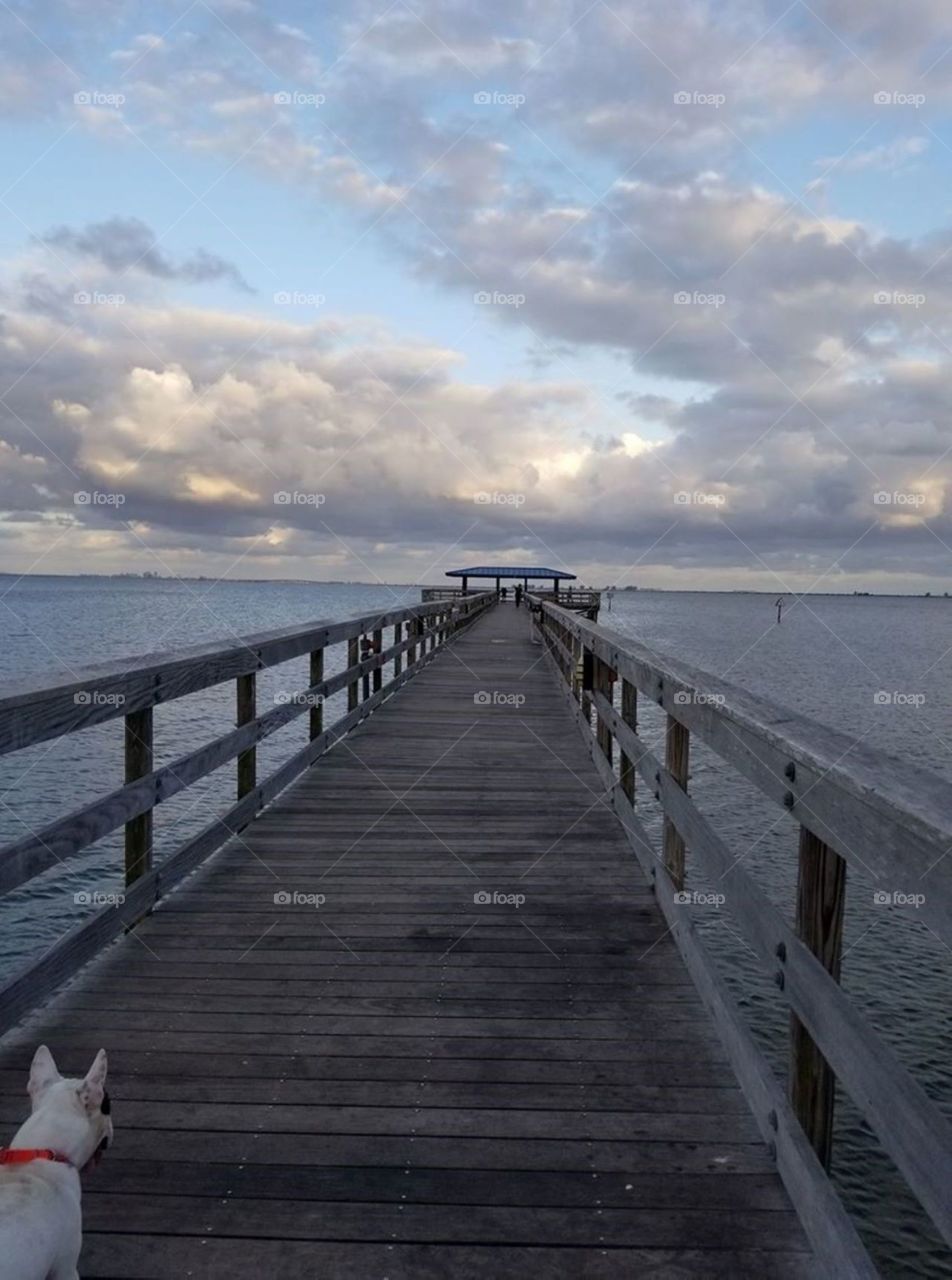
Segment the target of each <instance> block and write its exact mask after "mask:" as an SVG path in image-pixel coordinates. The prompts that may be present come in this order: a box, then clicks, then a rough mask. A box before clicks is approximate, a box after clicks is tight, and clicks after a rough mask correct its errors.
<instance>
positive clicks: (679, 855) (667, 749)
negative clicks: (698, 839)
mask: <svg viewBox="0 0 952 1280" xmlns="http://www.w3.org/2000/svg"><path fill="white" fill-rule="evenodd" d="M690 742H691V737H690V734H689V733H688V731H687V728H686V727H685V726H684V725H683V724H681V722H680V720H675V718H674V716H672V715H669V716H668V725H667V729H666V732H665V742H664V763H665V768H666V769H667V771H668V773H670V774H671V777H672V778H673V779H674V781H675V782H676V783H677V784H678V786H679V787H680V788H681V790H682V791H687V789H688V756H689V753H690ZM664 865H665V867H666V868H667V871H668V875H669V876H670V877H671V879H672V881H673V882H674V887H675V889H676V890H677V891H678V892H680V891H681V890H682V889H683V888H684V841H683V840H682V838H681V835H680V833H679V832H678V829H677V827H675V825H674V823H673V822H672V821H671V819H670V818H669V817H667V816H665V819H664Z"/></svg>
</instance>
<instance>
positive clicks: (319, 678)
mask: <svg viewBox="0 0 952 1280" xmlns="http://www.w3.org/2000/svg"><path fill="white" fill-rule="evenodd" d="M323 681H324V650H323V649H315V650H314V651H313V652H312V653H311V666H310V671H309V675H308V684H309V685H310V687H311V688H313V687H314V685H316V684H322V683H323ZM309 720H310V736H311V741H312V742H313V741H314V739H315V738H319V737H320V736H321V734H322V733H323V732H324V701H323V699H322V700H321V701H320V702H317V703H312V704H311V712H310V716H309Z"/></svg>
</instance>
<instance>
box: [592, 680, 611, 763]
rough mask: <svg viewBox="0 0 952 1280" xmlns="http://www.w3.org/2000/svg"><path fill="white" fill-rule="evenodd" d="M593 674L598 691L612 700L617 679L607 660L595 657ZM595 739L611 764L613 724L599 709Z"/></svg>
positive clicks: (608, 699) (609, 700) (596, 716)
mask: <svg viewBox="0 0 952 1280" xmlns="http://www.w3.org/2000/svg"><path fill="white" fill-rule="evenodd" d="M593 676H594V681H595V689H596V691H597V692H598V693H600V694H601V695H602V697H603V698H605V699H606V700H607V701H608V702H611V700H612V682H613V681H614V679H615V673H614V671H613V670H612V669H611V667H610V666H609V665H608V663H607V662H603V661H602V659H601V658H595V659H594V671H593ZM595 740H596V741H597V743H598V745H599V747H600V749H601V752H602V755H603V756H604V757H605V759H606V760H607V761H608V762H609V764H611V761H612V754H613V750H614V738H613V737H612V731H611V726H610V725H609V723H608V721H607V720H605V719H604V718H603V717H602V715H601V713H600V712H599V711H598V710H597V709H596V714H595Z"/></svg>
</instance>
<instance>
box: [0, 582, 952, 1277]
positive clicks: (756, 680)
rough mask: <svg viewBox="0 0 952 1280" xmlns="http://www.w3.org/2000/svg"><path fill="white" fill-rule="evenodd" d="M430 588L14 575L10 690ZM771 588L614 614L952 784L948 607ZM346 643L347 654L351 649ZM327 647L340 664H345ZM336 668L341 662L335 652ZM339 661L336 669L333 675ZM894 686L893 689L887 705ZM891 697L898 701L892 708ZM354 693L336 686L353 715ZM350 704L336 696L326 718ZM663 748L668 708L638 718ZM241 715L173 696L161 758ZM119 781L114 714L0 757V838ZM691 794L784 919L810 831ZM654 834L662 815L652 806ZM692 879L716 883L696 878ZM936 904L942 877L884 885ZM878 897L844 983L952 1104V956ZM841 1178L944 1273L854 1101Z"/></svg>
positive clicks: (741, 955) (1, 593)
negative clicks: (797, 594) (936, 884)
mask: <svg viewBox="0 0 952 1280" xmlns="http://www.w3.org/2000/svg"><path fill="white" fill-rule="evenodd" d="M418 599H419V591H418V590H417V589H416V588H411V589H409V590H407V589H406V588H400V587H394V588H388V587H382V586H381V587H378V586H337V585H319V584H298V583H234V582H222V583H214V584H213V583H210V582H209V583H204V582H189V583H180V582H175V581H165V580H162V581H142V580H138V579H103V578H93V577H90V578H24V579H19V580H17V579H14V578H6V579H4V578H3V577H2V576H0V603H2V606H3V607H2V608H0V682H3V683H6V682H8V681H16V680H18V679H22V678H24V677H31V676H35V677H40V676H42V677H46V676H49V677H51V678H62V679H73V678H75V677H74V673H75V672H76V671H77V670H78V669H79V668H80V667H81V666H83V665H85V664H88V663H89V662H90V661H95V662H102V661H107V660H109V659H111V658H119V657H130V656H138V655H141V654H144V653H149V652H155V651H160V650H166V649H171V648H176V647H179V646H182V645H186V644H195V643H197V642H199V641H202V640H206V639H214V638H225V637H228V636H231V637H232V638H234V637H235V636H237V635H247V634H249V633H251V632H254V631H259V630H270V629H272V628H276V627H282V626H289V625H294V624H298V623H305V622H310V621H313V620H315V619H319V618H321V619H324V618H328V619H342V618H346V617H349V616H351V615H353V614H355V613H360V612H365V611H370V610H374V609H378V608H391V607H397V606H398V605H399V604H410V603H415V602H416V601H417V600H418ZM774 616H775V611H774V609H773V602H772V598H770V597H768V596H764V595H719V594H706V593H673V592H672V593H660V592H659V593H655V592H625V593H619V594H618V595H616V597H615V600H614V603H613V607H612V611H611V613H609V612H608V611H607V610H604V611H603V613H602V617H601V621H602V622H603V623H604V624H605V625H608V626H610V627H613V628H615V629H617V630H619V631H621V632H623V633H624V634H626V635H629V636H632V637H635V638H637V639H638V640H640V641H641V642H642V643H645V644H647V645H649V646H651V647H652V648H654V649H656V650H657V651H658V653H659V654H671V655H674V656H677V657H680V658H683V659H684V660H686V661H689V662H692V663H693V664H695V665H696V666H698V667H700V668H702V669H704V670H707V671H711V672H714V673H716V674H717V675H719V676H722V677H725V678H726V679H729V680H733V681H735V682H736V683H737V684H740V685H743V686H744V687H745V688H747V689H749V690H752V691H754V692H757V693H761V694H763V695H765V696H768V697H770V698H772V699H773V700H774V701H777V702H781V703H784V704H786V705H787V706H790V707H793V708H795V709H796V710H797V711H800V712H801V713H803V714H805V715H808V716H812V717H814V718H815V719H817V720H820V721H824V722H826V723H827V724H830V725H834V726H835V727H837V728H838V729H840V730H842V731H844V732H846V733H849V734H852V735H855V736H856V737H861V738H863V740H864V741H865V742H867V743H868V744H870V745H874V746H878V747H881V748H882V749H884V750H886V751H890V752H893V753H895V754H898V755H900V756H902V757H903V758H905V759H906V760H909V761H912V762H914V763H917V764H920V765H921V766H922V767H923V768H924V769H931V770H933V771H934V772H937V773H939V774H941V775H942V776H944V777H946V778H948V779H950V780H952V715H950V712H952V600H945V599H923V598H904V599H903V598H886V597H883V598H876V597H846V596H812V597H810V598H809V600H808V601H806V602H805V603H803V604H798V605H794V606H792V607H790V608H788V611H787V613H786V616H785V618H784V621H783V624H782V625H781V626H776V625H775V623H774ZM338 648H340V646H338ZM332 652H334V651H332ZM335 661H336V662H337V663H338V664H340V662H341V661H342V655H336V656H335ZM337 669H339V665H338V666H334V665H330V664H329V667H328V674H332V673H333V671H335V670H337ZM306 674H307V673H306V660H304V659H302V660H300V661H299V662H296V663H289V664H286V665H285V666H284V667H282V668H280V669H278V670H274V671H268V672H263V673H261V675H259V706H260V707H262V708H266V707H267V706H269V705H271V703H272V702H273V700H274V698H275V696H276V695H280V694H281V693H282V692H285V691H287V692H291V691H294V690H296V689H299V688H303V687H305V685H306ZM883 695H888V697H884V696H883ZM897 695H898V696H897ZM342 697H343V695H338V697H337V702H338V704H339V703H340V700H341V699H342ZM342 710H343V708H341V707H339V705H334V704H333V703H332V704H331V706H330V707H329V709H328V713H327V716H328V722H330V721H332V720H333V719H335V718H336V717H337V715H339V714H341V712H342ZM641 717H642V727H643V731H644V735H645V737H646V738H647V739H648V740H649V742H651V744H652V745H653V746H654V747H655V748H656V749H657V748H658V747H659V746H660V743H661V740H662V735H663V724H662V722H661V717H660V714H659V713H658V711H657V708H654V707H653V706H652V705H647V706H645V707H644V708H643V710H642V712H641ZM233 722H234V689H233V687H232V686H230V685H229V686H227V687H223V688H221V689H217V690H209V691H207V692H206V693H202V694H198V695H194V696H192V697H189V698H187V699H184V700H182V701H181V702H179V703H170V704H168V705H166V706H164V707H162V708H161V709H160V710H159V711H158V712H157V714H156V754H157V757H158V759H159V762H160V763H163V764H164V763H167V762H168V761H170V760H171V759H173V758H174V757H175V756H177V755H180V754H182V753H184V752H185V751H187V750H189V749H191V748H192V747H195V746H198V745H200V744H201V743H202V742H203V741H206V740H207V739H208V738H210V737H211V736H216V735H218V734H220V733H222V732H224V731H225V729H226V728H227V727H228V726H230V725H231V724H233ZM304 722H305V718H302V719H301V720H298V721H295V722H294V724H293V725H292V726H290V727H289V728H288V729H286V730H284V731H283V732H281V733H278V734H276V735H275V736H274V737H273V738H271V739H269V740H268V741H267V742H266V743H263V744H262V745H261V746H259V748H258V753H259V773H260V776H262V777H264V776H265V775H266V773H267V772H270V770H271V769H272V768H274V767H275V765H277V764H278V763H280V761H282V760H283V759H286V758H287V757H288V756H289V755H290V754H292V753H293V751H294V750H295V749H297V748H298V747H299V746H300V745H301V744H302V743H303V741H304V737H303V735H304V733H305V729H304V728H303V725H304ZM121 781H122V731H121V721H117V722H115V723H113V724H109V725H103V726H98V727H96V728H94V729H90V730H86V731H84V732H83V733H81V734H78V735H71V736H70V737H68V738H64V739H62V740H60V741H55V742H52V743H43V744H40V745H39V746H38V747H35V748H31V749H30V750H28V751H24V752H21V753H18V755H17V756H15V757H7V758H6V759H4V760H0V841H2V842H4V843H5V842H7V841H9V840H12V839H16V838H18V837H19V836H21V835H23V834H24V833H25V832H26V830H27V827H26V825H25V824H26V823H27V822H28V823H29V825H30V827H32V828H33V829H38V828H39V827H40V826H42V825H44V824H45V823H47V822H49V821H51V820H53V819H54V818H55V817H57V816H58V815H60V814H62V813H64V812H66V811H67V810H68V809H69V808H71V807H74V806H75V805H76V804H77V803H78V802H80V801H83V800H87V799H89V798H90V797H91V796H93V795H95V794H98V793H101V792H103V791H104V790H106V789H107V788H111V787H113V786H118V785H120V784H121ZM233 788H234V765H233V764H231V765H229V766H226V767H225V768H223V769H222V770H220V771H219V772H218V773H217V774H215V775H212V776H211V777H210V778H208V779H205V780H203V782H202V783H200V784H198V785H197V786H195V787H193V788H190V789H189V790H188V791H187V792H186V793H185V794H183V795H180V796H177V797H174V798H173V799H172V800H171V801H169V802H168V803H167V804H164V805H163V806H161V808H160V809H159V810H158V813H157V820H156V847H157V856H158V857H161V856H163V855H164V854H166V853H168V852H169V851H171V850H172V849H174V848H176V847H177V846H178V845H179V844H180V843H181V842H182V841H183V840H184V839H185V838H186V837H187V836H189V835H191V834H193V833H194V832H195V831H197V830H199V829H200V828H201V827H202V826H204V825H205V824H206V823H207V822H208V820H209V817H210V816H211V813H212V812H214V811H220V810H222V809H224V808H226V807H227V806H228V805H229V804H230V803H231V802H232V798H233ZM691 788H692V791H693V793H694V794H695V796H696V798H697V800H698V803H699V804H700V805H701V807H702V808H703V809H704V810H705V812H706V813H707V814H708V815H709V817H711V819H712V820H713V821H714V822H715V824H716V825H717V827H718V829H719V830H720V832H721V834H722V835H723V836H724V837H725V839H726V840H727V841H728V843H729V844H730V845H731V847H732V848H734V849H735V850H736V852H737V853H738V855H741V856H742V857H743V860H744V865H745V866H746V867H747V868H748V869H749V870H750V872H751V873H752V874H753V875H755V877H756V878H757V879H758V881H759V882H760V883H761V885H762V886H763V887H764V888H765V889H766V891H767V892H768V893H769V894H770V896H771V897H772V899H773V900H774V902H775V903H776V904H777V906H778V907H779V908H780V909H781V910H782V911H784V912H785V913H786V914H787V916H788V918H789V917H790V915H791V912H792V905H793V895H794V888H795V882H796V841H797V835H796V828H795V825H794V823H793V822H792V821H791V820H790V819H789V818H788V816H787V815H786V814H784V813H783V812H782V811H779V810H778V809H777V807H776V806H774V805H773V804H770V803H768V802H766V801H765V800H763V799H762V798H761V797H760V796H759V794H758V793H757V792H756V791H755V790H754V789H753V788H752V787H750V786H749V785H748V784H746V783H745V782H744V781H743V780H741V779H737V778H735V777H733V776H732V771H731V770H729V769H727V768H726V767H724V766H722V765H720V764H719V763H718V761H717V760H716V758H715V757H713V756H711V755H710V753H706V752H705V751H704V749H703V748H699V747H696V746H695V745H694V744H692V776H691ZM640 803H642V804H643V805H645V806H646V808H645V813H646V817H647V818H648V819H649V822H650V823H653V824H654V829H655V830H656V829H657V815H656V814H652V812H651V808H652V805H653V802H652V801H651V800H650V798H649V799H648V800H643V801H641V802H640ZM121 862H122V852H121V835H117V836H115V837H112V838H110V839H108V840H103V841H101V842H100V844H99V845H97V846H96V847H95V848H94V849H92V850H90V851H89V853H88V854H87V855H86V856H85V857H83V858H81V859H79V860H77V861H76V862H75V863H72V864H71V869H70V870H69V872H52V873H50V874H49V875H47V876H45V877H43V878H42V879H41V880H38V881H34V882H33V884H32V885H31V886H30V888H29V890H27V891H23V892H21V893H18V894H14V895H11V896H10V897H9V898H7V899H6V900H4V901H3V902H0V966H3V967H4V968H5V970H6V971H7V972H9V971H10V970H11V969H12V968H13V967H14V966H15V965H17V964H19V963H21V962H22V961H23V960H24V959H25V958H26V957H27V956H28V955H29V954H31V953H33V952H35V951H37V950H39V949H41V948H43V947H45V946H48V945H49V944H50V943H51V942H52V941H53V940H54V939H55V938H56V937H57V936H59V935H60V934H61V933H62V932H63V931H64V930H65V929H67V928H70V927H72V926H73V925H75V924H76V923H78V922H79V921H80V920H81V919H82V918H83V912H84V910H86V909H85V908H83V907H82V906H81V905H77V903H76V902H75V901H74V897H75V895H76V894H77V893H80V894H82V893H89V892H91V891H93V890H101V891H103V892H109V891H111V890H112V891H114V890H116V889H118V888H119V887H120V883H119V881H120V872H119V868H120V867H121ZM688 867H689V875H690V876H693V879H692V883H693V884H694V885H695V886H696V887H698V888H708V887H711V888H716V886H708V885H705V884H704V882H703V880H701V879H700V878H698V877H697V876H696V874H694V873H693V872H692V870H691V867H690V851H689V863H688ZM884 887H886V888H892V889H898V890H902V891H906V892H918V891H922V892H928V885H921V886H920V885H907V884H896V885H894V886H884V885H882V884H878V883H877V885H876V886H875V888H877V889H882V888H884ZM873 891H874V886H873V884H872V882H871V881H870V880H868V879H866V878H864V876H863V874H862V873H861V872H860V871H855V870H854V869H853V868H852V867H851V868H850V872H849V884H848V890H847V911H846V925H845V930H846V934H845V941H844V961H843V983H844V986H845V987H846V988H847V990H848V991H849V992H850V994H851V995H852V996H853V997H854V998H855V999H856V1000H857V1002H858V1003H859V1004H860V1005H861V1006H862V1008H863V1009H864V1011H865V1013H866V1015H867V1017H868V1018H869V1019H870V1021H871V1022H872V1023H873V1024H874V1025H875V1027H876V1028H877V1029H878V1031H879V1032H880V1033H881V1035H882V1036H883V1038H884V1039H885V1040H886V1041H887V1042H888V1043H889V1044H890V1045H891V1046H892V1048H893V1049H894V1051H895V1052H896V1053H897V1055H898V1056H899V1057H900V1058H901V1060H902V1061H903V1062H905V1063H906V1065H908V1066H909V1067H910V1068H912V1069H913V1070H914V1072H915V1074H916V1076H917V1078H918V1079H919V1080H920V1081H921V1082H922V1084H923V1085H924V1087H925V1088H926V1090H927V1091H928V1092H929V1094H930V1095H931V1096H932V1097H933V1098H934V1099H935V1100H936V1101H937V1102H938V1103H939V1105H940V1106H942V1107H943V1108H944V1109H945V1110H946V1111H948V1112H950V1113H952V1068H950V1064H952V1004H950V999H949V996H950V985H949V973H950V963H949V961H950V957H949V952H948V950H947V949H946V948H945V947H944V946H943V945H942V944H940V943H939V942H938V940H937V939H936V938H935V937H934V935H932V934H931V933H930V932H929V930H927V929H926V928H925V927H924V926H923V925H921V924H919V923H918V922H917V921H916V920H915V919H909V918H907V917H906V916H905V915H904V914H902V913H900V912H899V911H898V910H894V909H892V908H889V907H878V906H876V905H875V903H874V899H873ZM701 914H702V918H701V920H700V926H701V928H702V929H703V930H704V934H705V940H706V941H707V943H708V944H709V945H710V947H711V948H712V950H713V951H714V952H715V954H716V955H717V956H718V958H719V961H720V962H721V964H722V969H723V973H724V976H725V978H726V979H727V981H728V982H729V983H730V985H731V986H732V988H733V990H734V993H735V995H736V997H737V999H738V1001H739V1003H740V1004H741V1006H742V1008H743V1009H744V1011H745V1014H746V1016H747V1017H748V1019H749V1022H750V1025H751V1026H752V1028H753V1029H754V1031H755V1034H756V1035H757V1036H758V1038H759V1039H760V1041H761V1043H762V1044H763V1046H764V1048H765V1050H766V1052H767V1053H768V1054H769V1055H770V1057H771V1058H772V1060H773V1061H774V1062H775V1063H776V1065H777V1068H778V1070H781V1071H782V1070H783V1069H785V1065H786V1043H787V1022H786V1018H785V1016H784V1014H783V1011H782V1006H781V1004H780V1001H779V1000H778V999H777V991H776V988H775V987H774V986H773V984H772V982H771V981H770V980H769V977H764V976H763V974H762V972H761V970H760V966H759V964H758V962H757V961H756V960H755V959H754V957H753V955H752V953H751V952H750V951H749V950H748V949H747V948H746V947H745V945H744V944H743V943H742V942H741V941H740V939H739V937H738V931H737V928H736V925H735V922H734V921H733V920H732V918H731V915H730V909H729V903H728V904H726V905H725V906H724V907H723V908H720V909H714V908H710V909H709V910H708V911H707V912H706V913H704V912H702V913H701ZM838 1105H839V1110H838V1121H837V1134H836V1161H837V1163H836V1168H835V1176H836V1179H837V1181H838V1183H839V1185H840V1188H841V1191H842V1194H843V1195H844V1197H845V1198H846V1199H847V1201H848V1202H849V1204H850V1206H851V1207H852V1208H853V1209H854V1211H855V1212H856V1213H857V1215H858V1217H859V1218H860V1220H861V1222H862V1225H863V1231H864V1234H865V1235H866V1237H867V1239H868V1241H869V1243H870V1245H871V1247H872V1248H873V1249H874V1250H875V1253H876V1256H877V1259H878V1261H879V1263H880V1266H881V1267H882V1269H883V1271H884V1272H885V1273H886V1274H889V1275H891V1276H897V1277H898V1276H930V1277H937V1276H950V1275H952V1264H950V1258H949V1254H948V1252H947V1251H946V1250H945V1249H944V1247H943V1246H942V1244H941V1243H940V1242H939V1241H938V1240H937V1239H935V1238H934V1237H933V1235H932V1233H931V1230H930V1229H929V1228H928V1227H927V1225H926V1224H924V1222H923V1221H922V1219H921V1218H920V1217H919V1216H917V1212H916V1210H915V1208H914V1203H913V1202H912V1200H911V1198H910V1197H909V1195H908V1192H906V1190H905V1189H904V1185H903V1184H902V1182H901V1180H900V1179H899V1178H898V1175H896V1174H895V1173H894V1171H893V1170H892V1168H891V1166H890V1165H889V1163H888V1161H886V1160H885V1159H884V1158H883V1157H882V1156H881V1155H880V1154H879V1152H878V1149H877V1147H876V1144H875V1142H874V1140H873V1139H872V1137H871V1135H870V1134H869V1132H868V1130H867V1128H866V1126H865V1124H864V1123H863V1122H862V1120H861V1119H860V1117H859V1115H858V1113H857V1112H856V1111H855V1110H854V1109H853V1108H852V1107H851V1105H850V1104H849V1103H848V1101H846V1100H842V1099H841V1100H840V1102H839V1104H838Z"/></svg>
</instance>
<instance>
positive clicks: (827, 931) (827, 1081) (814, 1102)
mask: <svg viewBox="0 0 952 1280" xmlns="http://www.w3.org/2000/svg"><path fill="white" fill-rule="evenodd" d="M845 897H846V863H845V861H844V860H843V859H842V858H841V857H840V855H839V854H838V853H835V852H834V851H833V850H832V849H831V848H830V847H829V845H827V844H824V843H823V841H822V840H820V839H819V838H818V837H817V836H815V835H814V834H813V832H812V831H808V830H807V829H806V827H801V828H800V854H799V870H798V876H797V919H796V929H797V937H798V938H800V940H801V942H803V943H804V944H805V945H806V946H807V947H809V949H810V950H811V951H812V952H813V954H814V955H815V956H816V958H817V959H818V960H819V962H820V964H822V965H823V967H824V969H826V971H827V973H829V974H830V976H831V977H832V978H834V979H835V980H836V981H837V982H839V980H840V961H841V959H842V954H843V905H844V901H845ZM835 1085H836V1077H835V1076H834V1074H833V1072H832V1071H831V1070H830V1067H829V1065H828V1063H827V1061H826V1059H825V1058H824V1056H823V1054H822V1053H821V1052H820V1050H819V1049H818V1048H817V1046H816V1045H815V1044H814V1042H813V1040H812V1038H811V1037H810V1034H809V1032H808V1031H807V1029H806V1027H804V1025H803V1024H802V1023H801V1021H800V1020H799V1018H797V1016H796V1015H795V1014H791V1015H790V1101H791V1103H792V1105H793V1109H794V1112H795V1113H796V1116H797V1119H798V1120H799V1122H800V1126H801V1128H802V1129H803V1131H804V1133H805V1134H806V1135H807V1137H808V1138H809V1140H810V1143H811V1145H812V1147H813V1149H814V1151H815V1152H816V1154H817V1157H818V1158H819V1160H820V1163H821V1164H822V1165H823V1167H824V1169H826V1170H827V1172H829V1169H830V1164H831V1161H832V1156H833V1107H834V1097H835Z"/></svg>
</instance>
